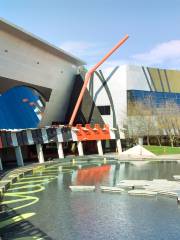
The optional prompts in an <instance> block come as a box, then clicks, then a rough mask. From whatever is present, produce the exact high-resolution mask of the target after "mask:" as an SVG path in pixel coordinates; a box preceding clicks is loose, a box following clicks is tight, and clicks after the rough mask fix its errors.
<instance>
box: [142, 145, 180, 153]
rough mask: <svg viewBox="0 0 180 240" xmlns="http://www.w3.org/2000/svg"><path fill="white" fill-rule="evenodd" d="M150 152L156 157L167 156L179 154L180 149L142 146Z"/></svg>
mask: <svg viewBox="0 0 180 240" xmlns="http://www.w3.org/2000/svg"><path fill="white" fill-rule="evenodd" d="M144 147H145V148H146V149H147V150H149V151H150V152H152V153H154V154H156V155H167V154H180V147H167V146H151V145H150V146H147V145H146V146H144Z"/></svg>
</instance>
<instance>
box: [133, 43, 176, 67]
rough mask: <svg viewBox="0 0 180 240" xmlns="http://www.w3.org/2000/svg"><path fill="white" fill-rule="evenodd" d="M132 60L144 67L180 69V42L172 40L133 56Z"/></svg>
mask: <svg viewBox="0 0 180 240" xmlns="http://www.w3.org/2000/svg"><path fill="white" fill-rule="evenodd" d="M131 58H132V60H133V61H134V62H135V63H138V64H142V65H149V66H152V65H158V66H164V67H167V68H168V67H169V68H171V67H173V68H176V67H180V65H179V64H180V40H171V41H169V42H164V43H161V44H158V45H156V46H155V47H154V48H152V49H151V50H150V51H147V52H145V53H140V54H136V55H133V56H132V57H131Z"/></svg>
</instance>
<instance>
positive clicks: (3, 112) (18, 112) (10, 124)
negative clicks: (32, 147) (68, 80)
mask: <svg viewBox="0 0 180 240" xmlns="http://www.w3.org/2000/svg"><path fill="white" fill-rule="evenodd" d="M23 99H28V102H23ZM38 99H39V96H38V95H36V94H35V92H34V91H33V90H32V89H30V88H27V87H15V88H12V89H10V90H9V91H7V92H6V93H4V94H3V95H1V96H0V128H1V129H2V128H4V129H9V128H11V129H14V128H16V129H17V128H30V127H37V125H38V123H39V118H38V116H37V114H36V113H35V111H34V107H33V106H30V105H29V102H36V101H37V100H38Z"/></svg>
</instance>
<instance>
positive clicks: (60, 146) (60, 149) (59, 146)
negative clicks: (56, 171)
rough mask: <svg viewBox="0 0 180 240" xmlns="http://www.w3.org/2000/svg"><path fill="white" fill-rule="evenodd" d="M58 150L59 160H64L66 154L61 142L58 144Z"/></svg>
mask: <svg viewBox="0 0 180 240" xmlns="http://www.w3.org/2000/svg"><path fill="white" fill-rule="evenodd" d="M56 144H57V150H58V156H59V158H64V152H63V147H62V143H61V142H57V143H56Z"/></svg>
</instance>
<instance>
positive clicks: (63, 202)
mask: <svg viewBox="0 0 180 240" xmlns="http://www.w3.org/2000/svg"><path fill="white" fill-rule="evenodd" d="M61 165H62V164H55V165H49V166H48V167H47V168H45V169H42V170H39V171H37V172H35V173H34V174H33V175H26V176H25V177H24V178H22V179H21V180H20V181H19V182H17V183H15V184H13V185H12V187H11V189H10V190H9V191H8V192H7V193H6V195H5V198H4V207H3V212H2V213H1V214H0V219H1V224H0V227H1V228H0V235H1V236H2V239H20V238H22V237H30V239H57V240H83V239H92V240H101V239H102V240H106V239H107V240H110V239H113V240H121V239H127V240H145V239H148V240H157V239H162V240H166V239H168V240H169V239H170V240H174V239H180V208H179V206H178V205H177V203H176V200H175V199H174V198H168V197H162V196H158V197H152V198H151V197H136V196H129V195H128V194H127V193H123V194H119V193H113V194H111V193H102V192H101V191H100V190H99V186H101V185H108V186H115V185H116V184H117V183H118V182H119V181H120V180H123V179H147V180H153V179H155V178H156V179H158V178H159V179H163V178H165V179H169V180H172V179H173V178H172V176H173V175H178V174H179V175H180V163H178V162H147V163H145V164H144V165H136V164H133V163H132V162H121V163H120V164H119V163H118V164H117V163H116V162H115V161H114V162H113V161H112V162H108V163H106V164H103V163H102V161H101V162H100V161H96V162H95V161H91V162H78V163H76V164H74V165H73V164H71V163H70V164H63V166H62V168H61V167H60V166H61ZM69 185H96V189H97V190H96V191H95V192H71V191H70V190H69ZM23 239H25V238H23ZM27 239H29V238H27Z"/></svg>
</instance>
